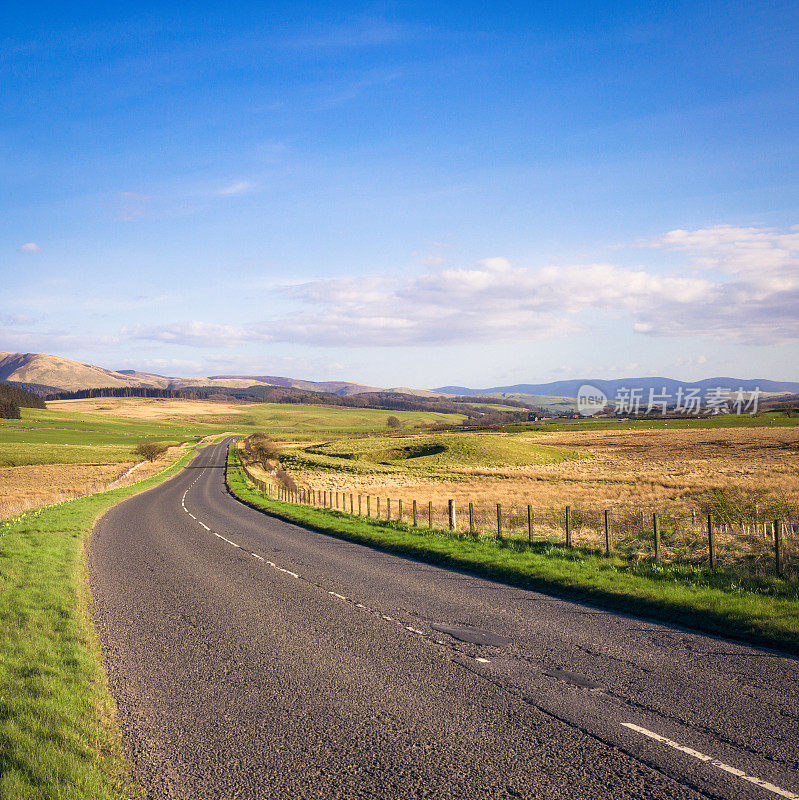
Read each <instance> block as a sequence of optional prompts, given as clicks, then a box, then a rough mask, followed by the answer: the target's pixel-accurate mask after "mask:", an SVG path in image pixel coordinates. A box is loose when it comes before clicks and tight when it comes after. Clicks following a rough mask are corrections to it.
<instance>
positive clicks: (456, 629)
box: [430, 622, 511, 647]
mask: <svg viewBox="0 0 799 800" xmlns="http://www.w3.org/2000/svg"><path fill="white" fill-rule="evenodd" d="M430 627H431V628H432V629H433V630H434V631H438V632H439V633H446V634H447V635H448V636H451V637H452V638H453V639H457V640H458V641H461V642H468V643H469V644H478V645H486V646H488V647H507V646H508V645H509V644H510V643H511V640H510V639H509V638H508V637H507V636H501V635H500V634H498V633H493V632H492V631H485V630H483V629H482V628H472V627H470V626H468V625H447V624H445V623H443V622H431V623H430Z"/></svg>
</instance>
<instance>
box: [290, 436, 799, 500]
mask: <svg viewBox="0 0 799 800" xmlns="http://www.w3.org/2000/svg"><path fill="white" fill-rule="evenodd" d="M511 435H513V434H511ZM521 438H523V439H525V440H526V441H530V442H531V443H535V444H545V445H547V446H552V447H557V448H563V449H564V450H565V451H572V452H574V451H576V452H577V453H579V454H580V455H582V456H583V457H581V458H577V459H571V460H563V461H558V462H555V463H543V464H532V465H529V466H510V467H502V466H493V467H480V466H458V465H451V466H449V467H447V468H446V469H443V468H439V469H436V470H435V471H432V470H431V471H425V470H414V469H408V470H401V471H395V472H386V473H376V474H357V473H356V474H353V473H350V472H336V471H335V470H330V469H321V470H314V469H300V470H296V469H295V470H289V471H290V472H292V474H293V475H294V477H295V479H296V480H297V481H298V482H299V483H301V484H304V485H307V486H309V487H314V488H317V489H320V490H325V489H327V490H332V491H334V492H335V491H346V492H355V493H363V494H372V495H383V496H391V497H393V498H397V499H402V500H403V502H404V503H406V504H407V503H408V502H409V501H412V500H414V499H416V500H417V501H420V502H422V501H423V502H427V501H428V500H432V501H433V502H434V503H436V504H440V503H442V502H446V501H447V500H448V499H453V500H455V502H456V503H457V504H460V505H463V504H467V503H469V502H474V503H475V504H481V503H488V504H494V503H503V504H505V505H508V506H512V505H527V504H531V505H532V506H533V507H534V508H536V509H542V510H543V509H554V508H562V507H564V506H566V505H571V506H574V507H579V508H584V509H604V508H608V509H612V510H625V509H628V510H632V509H636V510H641V509H651V510H652V511H659V510H665V509H672V510H684V509H689V508H690V507H691V505H692V504H693V502H694V501H695V500H696V499H697V498H699V497H702V496H704V495H706V494H707V493H708V492H709V491H711V490H717V491H718V490H723V491H724V492H726V493H728V494H731V495H738V494H739V493H743V494H746V495H751V496H755V495H763V497H764V499H765V498H766V497H772V498H779V499H783V500H787V501H788V502H790V503H793V504H794V505H799V427H784V428H782V427H781V428H765V427H760V428H756V427H753V428H718V429H673V430H668V431H660V430H630V431H627V430H624V431H575V432H556V433H551V434H530V435H526V436H524V437H521Z"/></svg>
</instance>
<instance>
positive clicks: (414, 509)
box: [413, 500, 417, 528]
mask: <svg viewBox="0 0 799 800" xmlns="http://www.w3.org/2000/svg"><path fill="white" fill-rule="evenodd" d="M416 522H417V517H416V501H415V500H414V501H413V527H414V528H415V527H416Z"/></svg>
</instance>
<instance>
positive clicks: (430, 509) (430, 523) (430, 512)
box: [427, 500, 433, 528]
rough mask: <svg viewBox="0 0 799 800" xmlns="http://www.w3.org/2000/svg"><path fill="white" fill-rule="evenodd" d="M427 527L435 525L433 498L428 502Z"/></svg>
mask: <svg viewBox="0 0 799 800" xmlns="http://www.w3.org/2000/svg"><path fill="white" fill-rule="evenodd" d="M427 527H428V528H432V527H433V501H432V500H431V501H430V502H429V503H428V504H427Z"/></svg>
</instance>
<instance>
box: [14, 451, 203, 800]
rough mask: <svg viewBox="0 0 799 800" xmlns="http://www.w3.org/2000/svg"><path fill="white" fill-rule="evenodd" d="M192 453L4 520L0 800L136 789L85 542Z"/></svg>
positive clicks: (97, 797) (95, 796) (121, 793)
mask: <svg viewBox="0 0 799 800" xmlns="http://www.w3.org/2000/svg"><path fill="white" fill-rule="evenodd" d="M193 455H194V450H188V451H187V452H186V453H184V454H183V455H182V456H181V457H180V458H179V459H178V460H177V461H176V462H175V463H174V464H172V465H171V466H169V467H167V468H166V469H165V470H163V471H162V472H160V473H158V474H156V475H153V476H151V477H149V478H147V479H145V480H143V481H141V482H140V483H136V484H132V485H130V486H125V487H121V488H118V489H112V490H108V491H105V492H100V493H98V494H94V495H89V496H87V497H81V498H78V499H76V500H70V501H66V502H64V503H60V504H58V505H55V506H49V507H44V508H40V509H36V510H33V511H30V512H27V513H25V514H22V515H20V516H18V517H16V518H12V519H11V520H8V521H6V522H4V523H2V524H0V654H2V658H0V797H7V798H15V800H23V799H24V800H34V799H35V800H45V798H46V799H47V800H49V799H50V798H59V800H67V798H75V800H78V798H92V800H104V799H105V798H127V797H134V796H135V795H136V790H135V787H134V786H133V785H132V784H131V782H130V779H129V775H128V767H127V764H126V762H125V759H124V756H123V751H122V746H121V741H120V739H119V732H118V729H117V728H116V724H115V719H114V716H115V707H114V702H113V700H112V698H111V696H110V695H109V693H108V689H107V686H106V682H105V675H104V673H103V670H102V667H101V664H100V653H99V647H98V644H97V640H96V636H95V630H94V626H93V624H92V621H91V597H90V594H89V590H88V587H87V585H86V564H85V559H84V546H85V543H86V542H87V540H88V536H89V533H90V532H91V530H92V528H93V526H94V524H95V521H96V520H97V518H98V517H99V516H100V515H101V514H103V513H104V512H105V511H106V510H108V509H109V508H110V507H111V506H113V505H114V504H115V503H118V502H119V501H121V500H124V499H125V498H127V497H129V496H131V495H133V494H136V493H138V492H141V491H143V490H145V489H149V488H151V487H153V486H156V485H157V484H159V483H161V482H162V481H164V480H166V479H167V478H169V477H171V476H172V475H174V474H175V473H176V472H178V471H179V470H180V469H182V468H183V466H184V465H185V464H186V463H187V462H188V461H189V460H190V459H191V457H192V456H193Z"/></svg>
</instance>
